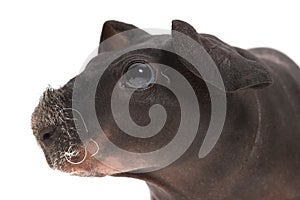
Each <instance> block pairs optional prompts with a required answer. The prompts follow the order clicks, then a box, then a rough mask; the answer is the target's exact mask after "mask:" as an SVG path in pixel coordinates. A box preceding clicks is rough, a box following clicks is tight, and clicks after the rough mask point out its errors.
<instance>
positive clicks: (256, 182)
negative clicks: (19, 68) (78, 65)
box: [32, 21, 300, 200]
mask: <svg viewBox="0 0 300 200" xmlns="http://www.w3.org/2000/svg"><path fill="white" fill-rule="evenodd" d="M134 28H136V27H134V26H132V25H129V24H124V23H121V22H116V21H108V22H106V23H105V24H104V26H103V31H102V35H101V42H103V41H105V40H106V39H108V38H110V37H111V36H113V35H115V34H118V33H120V32H123V31H127V30H130V29H134ZM172 30H176V31H179V32H181V33H184V34H186V35H188V36H189V37H191V38H192V39H194V40H195V41H197V42H198V43H199V44H200V45H202V46H203V47H204V49H205V50H206V51H207V53H208V54H209V55H210V56H211V58H212V59H213V61H214V62H215V63H216V65H217V67H218V68H219V71H220V73H221V75H222V78H223V80H224V85H225V89H226V97H227V113H226V120H225V125H224V128H223V131H222V134H221V137H220V138H219V140H218V142H217V144H216V146H215V147H214V149H213V150H212V151H211V152H210V154H208V155H207V156H206V157H205V158H202V159H199V158H198V152H199V147H200V146H201V144H202V142H203V139H204V137H205V134H206V131H207V129H208V125H209V122H210V116H211V99H210V96H209V91H208V89H207V85H206V83H205V81H204V80H203V79H202V78H201V76H200V75H199V74H198V73H197V72H196V71H194V70H193V68H192V67H191V66H189V65H188V64H187V63H186V62H184V61H183V60H182V59H181V58H179V57H177V56H176V55H173V54H168V53H166V52H163V51H152V50H148V51H147V50H141V51H135V52H131V54H130V55H125V56H124V58H123V59H125V60H126V59H127V57H126V56H130V58H131V59H132V57H133V58H134V59H138V60H146V61H151V62H157V63H165V64H167V65H169V66H172V67H173V68H174V69H176V70H178V71H179V72H180V73H181V74H183V75H184V76H185V78H186V79H188V80H189V82H190V84H191V86H192V87H193V89H194V91H195V93H196V95H197V98H198V101H199V107H200V110H201V121H200V124H199V129H198V132H197V135H196V138H195V140H194V141H193V143H192V145H191V146H190V147H189V149H188V150H187V151H186V152H185V153H184V154H183V155H182V156H181V157H180V158H179V159H178V160H177V161H175V162H174V163H172V164H171V165H169V166H167V167H165V168H163V169H160V170H158V171H153V172H148V173H133V171H134V170H136V169H142V168H143V167H145V168H146V167H149V168H151V167H152V166H147V162H145V163H146V164H145V166H142V167H141V166H136V168H135V169H132V168H130V167H128V166H126V164H124V166H123V168H122V169H118V170H116V169H114V168H113V167H108V166H106V165H105V164H103V163H102V162H101V161H99V160H98V159H96V158H95V157H94V155H95V153H96V152H97V151H98V150H99V149H100V150H101V149H105V145H106V144H105V142H103V140H102V139H101V137H100V136H99V137H98V136H97V134H95V137H94V138H93V139H94V140H93V141H96V143H95V142H88V143H87V146H89V148H88V149H89V151H86V149H87V147H86V146H84V145H83V144H86V143H85V142H86V141H82V140H81V139H80V138H79V136H78V133H77V130H76V128H75V125H74V117H73V115H72V110H71V108H72V91H73V87H74V80H75V79H71V80H70V81H69V82H68V83H67V84H66V85H65V86H63V87H62V88H60V89H51V88H49V89H47V90H46V91H45V93H44V94H43V96H42V97H41V99H40V102H39V104H38V106H37V107H36V109H35V111H34V113H33V115H32V130H33V133H34V135H35V136H36V138H37V141H38V143H39V145H40V146H41V148H42V149H43V151H44V153H45V157H46V159H47V162H48V164H49V166H50V167H51V168H53V169H58V170H61V171H63V172H68V173H72V174H75V175H79V176H98V177H100V176H106V175H112V176H126V177H134V178H137V179H141V180H144V181H146V182H147V184H148V186H149V188H150V191H151V197H152V199H153V200H207V199H209V200H221V199H222V200H224V199H226V200H227V199H228V200H232V199H233V200H235V199H243V200H258V199H259V200H298V199H300V145H299V141H300V123H299V121H300V104H299V102H300V79H299V78H300V70H299V68H298V66H297V65H296V64H295V63H294V62H293V61H292V60H290V59H289V58H288V57H287V56H285V55H284V54H282V53H280V52H278V51H276V50H273V49H267V48H257V49H251V50H243V49H240V48H235V47H232V46H230V45H228V44H226V43H224V42H222V41H221V40H219V39H218V38H216V37H214V36H211V35H207V34H198V33H197V32H196V31H195V30H194V28H193V27H191V26H190V25H189V24H187V23H185V22H182V21H173V24H172ZM140 32H141V33H140V38H138V39H139V40H140V41H141V42H145V41H146V42H147V41H148V42H149V41H150V42H152V39H153V37H160V36H151V35H149V34H147V33H145V32H143V31H142V30H140ZM170 38H171V39H170ZM178 43H179V44H180V41H176V38H174V37H173V38H172V36H171V37H169V39H166V41H164V42H161V43H160V44H159V45H162V46H163V45H173V46H174V48H181V49H180V51H186V52H189V51H193V49H190V48H189V47H188V46H185V44H180V45H179V47H178V45H176V44H178ZM130 45H137V44H132V43H130V42H128V41H127V40H126V38H121V39H120V40H118V41H116V43H110V44H108V45H105V46H101V45H100V47H99V54H103V53H107V52H113V50H115V49H118V48H123V47H124V46H130ZM95 63H96V64H97V58H96V59H95V61H94V64H95ZM90 65H91V64H90ZM94 66H95V65H94ZM124 67H125V66H123V64H122V62H121V64H119V65H114V66H113V67H111V68H110V69H109V70H107V72H106V73H105V74H104V75H103V77H102V82H103V83H105V84H101V86H99V87H98V88H97V91H96V99H95V102H96V113H97V117H98V120H99V123H100V125H101V127H102V128H103V130H104V131H105V134H106V137H108V138H109V139H110V140H111V141H112V142H114V143H115V144H117V145H118V146H121V147H122V148H123V149H126V150H128V151H131V152H149V151H153V150H155V149H159V148H161V147H162V146H164V145H165V144H166V143H168V142H169V141H171V140H172V138H173V137H174V134H175V133H176V130H177V128H178V126H177V124H178V123H180V120H179V119H180V113H179V112H178V109H179V104H178V101H177V100H176V97H175V96H174V94H173V93H172V92H170V91H169V90H168V89H167V88H164V87H161V86H159V85H155V84H154V85H153V86H152V87H149V88H147V89H145V90H140V91H137V92H135V93H134V94H133V96H132V97H131V101H130V102H131V103H130V108H129V109H130V112H131V117H132V119H133V120H134V121H135V122H136V123H137V124H139V125H146V124H147V123H149V117H148V116H147V115H146V114H145V113H147V111H148V109H149V108H150V107H151V106H152V105H153V104H156V103H158V104H161V105H162V106H163V107H164V108H165V109H166V112H167V116H168V118H167V121H166V123H165V126H164V128H163V129H162V130H161V131H160V133H159V134H157V135H156V136H154V137H152V138H147V139H144V140H143V139H139V138H134V137H131V136H129V135H125V134H123V132H122V131H121V130H120V129H119V128H118V127H117V125H116V124H115V123H114V120H113V118H112V114H111V111H110V101H109V100H110V97H111V96H110V95H111V91H112V88H113V84H112V83H115V82H116V81H117V79H118V77H119V76H120V74H122V73H123V71H124ZM89 70H90V71H92V70H97V68H95V67H89V65H88V66H87V67H86V69H85V72H86V73H89ZM155 70H157V71H158V72H160V71H159V70H160V69H159V68H158V69H155ZM85 72H84V73H85ZM158 74H160V73H158ZM78 76H81V75H80V74H79V75H78ZM75 78H76V77H75ZM171 82H172V80H171ZM82 101H84V97H83V98H82ZM86 103H89V102H86ZM170 116H172V117H170ZM84 120H87V119H84ZM87 121H88V120H87ZM92 130H93V129H92ZM93 132H94V133H97V129H94V130H93ZM145 140H146V141H145ZM106 159H110V160H111V161H112V162H116V163H117V162H118V156H115V157H113V158H106ZM116 190H117V189H116Z"/></svg>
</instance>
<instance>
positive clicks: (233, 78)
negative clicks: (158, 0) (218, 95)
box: [172, 20, 273, 92]
mask: <svg viewBox="0 0 300 200" xmlns="http://www.w3.org/2000/svg"><path fill="white" fill-rule="evenodd" d="M172 30H175V31H177V32H181V33H183V34H185V35H187V36H189V37H191V38H192V39H194V40H195V41H196V42H198V43H199V44H200V45H201V46H202V47H203V48H204V49H205V50H206V52H207V53H208V54H209V55H210V56H211V58H212V60H213V61H214V62H215V64H216V65H217V67H218V69H219V72H220V74H221V76H222V78H223V82H224V86H225V89H226V92H235V91H238V90H241V89H247V88H253V89H257V88H263V87H266V86H268V85H270V84H271V83H272V82H273V81H272V78H271V75H270V74H269V72H268V70H267V67H266V66H265V65H264V64H263V63H262V62H261V61H260V60H259V59H258V58H256V57H255V56H254V55H253V54H251V53H250V52H249V51H247V50H243V49H240V48H235V47H232V46H230V45H228V44H226V43H224V42H222V41H221V40H220V39H218V38H216V37H214V36H211V35H208V34H198V33H197V32H196V30H195V29H194V28H193V27H192V26H191V25H189V24H187V23H186V22H183V21H179V20H175V21H173V22H172ZM172 35H173V47H174V48H177V49H176V50H177V51H178V48H180V49H179V52H182V51H185V53H188V52H191V51H193V46H192V44H185V42H183V40H182V39H181V38H180V37H176V35H177V34H173V32H172ZM182 53H184V52H182ZM194 54H195V53H194ZM179 60H181V59H179ZM182 63H183V64H184V65H185V66H187V67H188V68H189V70H190V71H192V72H193V73H194V74H195V75H197V76H199V77H201V75H200V74H199V72H198V71H197V70H196V69H195V68H193V67H192V66H190V65H187V64H186V63H184V62H182Z"/></svg>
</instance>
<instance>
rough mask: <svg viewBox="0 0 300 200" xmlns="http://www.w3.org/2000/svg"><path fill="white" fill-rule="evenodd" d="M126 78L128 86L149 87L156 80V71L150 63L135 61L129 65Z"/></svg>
mask: <svg viewBox="0 0 300 200" xmlns="http://www.w3.org/2000/svg"><path fill="white" fill-rule="evenodd" d="M124 78H125V85H126V86H128V87H131V88H137V89H138V88H147V87H149V86H150V85H151V84H152V83H153V82H154V81H155V73H154V70H153V68H152V67H151V65H149V64H146V63H133V64H131V65H130V66H129V67H128V69H127V71H126V73H125V74H124Z"/></svg>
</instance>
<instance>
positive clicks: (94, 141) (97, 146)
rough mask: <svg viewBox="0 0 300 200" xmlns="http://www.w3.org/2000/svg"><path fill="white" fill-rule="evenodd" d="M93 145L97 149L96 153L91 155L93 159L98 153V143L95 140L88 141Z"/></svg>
mask: <svg viewBox="0 0 300 200" xmlns="http://www.w3.org/2000/svg"><path fill="white" fill-rule="evenodd" d="M90 140H91V141H92V142H93V143H94V144H95V145H96V147H97V150H96V152H95V153H93V154H92V155H91V157H94V156H95V155H96V154H97V153H98V152H99V149H100V148H99V145H98V143H97V142H96V141H95V140H93V139H90Z"/></svg>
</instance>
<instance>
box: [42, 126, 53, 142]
mask: <svg viewBox="0 0 300 200" xmlns="http://www.w3.org/2000/svg"><path fill="white" fill-rule="evenodd" d="M54 132H55V126H49V127H46V128H44V129H42V130H40V131H39V135H40V140H41V141H47V140H49V139H51V138H52V136H53V134H54Z"/></svg>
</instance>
